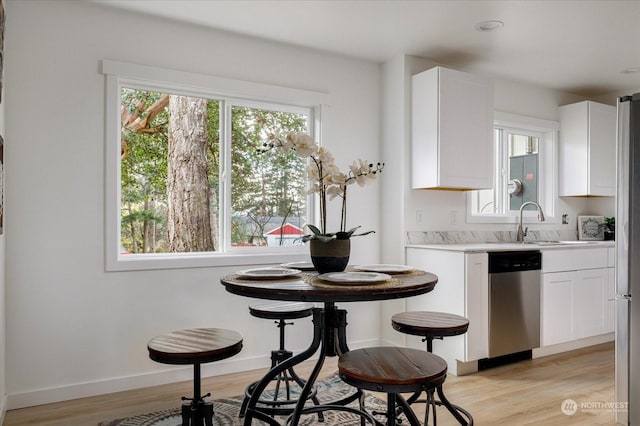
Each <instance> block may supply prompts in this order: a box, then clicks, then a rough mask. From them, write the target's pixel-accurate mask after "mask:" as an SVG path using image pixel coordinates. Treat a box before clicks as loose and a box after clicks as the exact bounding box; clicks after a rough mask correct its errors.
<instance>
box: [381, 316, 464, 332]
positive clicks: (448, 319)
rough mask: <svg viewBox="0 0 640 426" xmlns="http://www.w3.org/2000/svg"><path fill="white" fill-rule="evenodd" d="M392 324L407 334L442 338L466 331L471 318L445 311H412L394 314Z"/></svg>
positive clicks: (395, 328)
mask: <svg viewBox="0 0 640 426" xmlns="http://www.w3.org/2000/svg"><path fill="white" fill-rule="evenodd" d="M391 326H392V327H393V328H394V330H397V331H399V332H401V333H405V334H412V335H414V336H423V337H434V338H440V337H446V336H457V335H459V334H464V333H466V332H467V330H468V329H469V320H468V319H466V318H465V317H462V316H460V315H455V314H449V313H445V312H428V311H410V312H402V313H399V314H395V315H394V316H392V317H391Z"/></svg>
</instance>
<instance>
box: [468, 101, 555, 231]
mask: <svg viewBox="0 0 640 426" xmlns="http://www.w3.org/2000/svg"><path fill="white" fill-rule="evenodd" d="M494 126H504V127H509V128H512V129H523V130H528V131H535V132H540V133H542V134H544V140H543V141H542V142H541V143H542V144H543V145H542V149H541V150H540V151H541V152H540V155H541V157H542V158H541V160H542V161H540V163H539V164H540V170H538V178H539V180H538V181H539V185H540V187H541V188H544V192H543V199H542V200H540V201H541V205H542V207H543V210H544V215H545V223H560V218H559V216H558V215H557V208H556V206H557V203H558V173H557V170H558V131H559V130H560V123H559V122H557V121H552V120H545V119H541V118H535V117H528V116H524V115H518V114H512V113H507V112H500V111H495V113H494ZM472 203H473V202H472V194H471V192H469V193H467V202H466V204H467V209H466V210H467V214H466V216H467V218H466V219H467V223H493V224H499V223H503V224H511V223H518V221H519V215H518V213H517V212H510V213H507V214H494V215H474V214H473V212H472ZM522 220H523V222H525V223H537V222H538V214H537V211H536V210H525V211H524V212H523V219H522Z"/></svg>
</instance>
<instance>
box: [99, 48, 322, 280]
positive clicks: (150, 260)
mask: <svg viewBox="0 0 640 426" xmlns="http://www.w3.org/2000/svg"><path fill="white" fill-rule="evenodd" d="M101 73H102V74H103V75H105V80H106V87H105V90H106V93H105V108H106V111H105V198H104V199H105V217H104V220H105V270H106V271H134V270H154V269H175V268H199V267H221V266H239V265H262V264H277V263H282V262H289V261H295V260H304V259H306V258H307V257H308V249H307V248H306V246H293V247H292V246H289V247H277V248H273V249H269V248H261V249H260V252H259V253H256V252H255V251H252V252H251V253H249V252H247V251H246V250H242V249H238V250H234V251H233V252H205V253H201V252H197V253H179V254H178V253H154V254H152V253H145V254H128V255H126V256H123V255H121V254H120V237H119V236H120V220H119V218H120V203H119V201H118V200H120V195H121V194H120V190H121V189H120V185H119V182H120V143H119V141H120V134H119V129H120V90H119V88H120V86H121V81H122V80H124V81H126V82H127V83H131V84H135V83H136V82H137V83H138V84H139V85H141V86H145V85H146V86H148V85H149V84H152V85H153V86H154V87H157V88H158V87H159V88H166V89H167V90H168V92H171V91H172V90H173V91H175V90H176V89H178V90H179V91H180V93H184V94H189V93H193V94H194V95H200V96H202V95H203V94H210V95H211V97H212V98H216V97H220V96H229V97H233V98H236V99H242V98H245V99H247V100H251V101H264V102H269V103H276V104H278V103H280V104H287V105H294V106H300V107H306V108H311V109H312V111H313V117H312V121H313V122H312V123H310V124H311V125H312V128H313V135H314V138H315V139H316V140H321V137H320V136H321V126H320V117H321V114H322V111H323V109H324V108H326V106H327V105H329V95H328V94H327V93H321V92H314V91H308V90H301V89H294V88H288V87H281V86H274V85H268V84H262V83H254V82H248V81H241V80H233V79H228V78H221V77H216V76H211V75H206V74H197V73H191V72H185V71H177V70H169V69H161V68H155V67H150V66H145V65H138V64H131V63H125V62H117V61H112V60H106V59H105V60H103V61H102V64H101ZM310 208H311V209H313V210H315V208H314V206H313V205H311V206H310Z"/></svg>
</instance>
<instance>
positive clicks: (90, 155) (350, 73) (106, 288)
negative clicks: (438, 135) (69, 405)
mask: <svg viewBox="0 0 640 426" xmlns="http://www.w3.org/2000/svg"><path fill="white" fill-rule="evenodd" d="M6 3H7V4H6V9H7V16H8V22H7V36H6V41H5V43H6V44H5V46H6V47H5V64H6V69H5V70H6V74H5V75H6V92H5V99H6V101H7V103H8V104H10V105H11V109H10V110H7V112H6V119H7V123H8V124H7V126H6V139H7V140H8V141H10V144H9V145H8V146H7V149H6V151H5V155H6V159H7V163H8V164H10V168H8V169H7V179H6V180H7V188H6V197H7V207H8V209H7V212H6V217H7V222H10V232H7V234H6V247H7V253H6V267H7V269H6V315H7V324H6V326H7V330H6V340H7V341H6V389H7V393H8V407H9V408H16V407H21V406H26V405H31V404H40V403H46V402H51V401H55V400H59V399H69V398H73V397H79V396H86V395H91V394H98V393H103V392H109V391H115V390H121V389H126V388H133V387H137V386H144V385H149V384H154V383H158V382H164V381H168V380H177V379H189V378H190V377H191V371H190V370H189V369H180V370H179V371H178V372H177V373H175V374H174V373H167V374H160V372H162V371H166V370H171V369H170V368H169V366H164V365H160V364H156V363H154V362H152V361H150V360H149V359H148V357H147V351H146V342H147V341H148V339H149V338H151V337H153V336H154V335H156V334H159V333H162V332H166V331H169V330H174V329H180V328H186V327H195V326H217V327H229V328H234V329H237V330H238V331H240V332H241V333H242V334H243V335H244V337H245V347H244V349H243V351H242V352H241V353H240V354H239V355H238V356H236V357H234V358H231V359H229V360H225V361H223V362H219V363H214V364H213V365H211V366H210V368H205V369H204V370H203V373H205V374H218V373H221V372H230V371H237V370H242V369H249V368H256V367H258V366H267V365H268V360H267V358H268V350H270V349H272V348H273V346H274V343H275V342H277V340H276V339H277V329H276V328H275V327H274V326H273V324H272V323H271V322H270V321H261V320H256V319H255V318H252V317H250V316H249V314H248V310H247V304H248V303H249V302H250V300H248V299H243V298H241V297H238V296H233V295H230V294H228V293H226V292H225V291H224V289H223V287H222V286H221V285H220V284H219V278H220V277H221V276H222V275H224V274H227V273H230V272H232V271H233V270H234V268H201V269H182V270H168V271H140V272H118V273H106V272H104V235H103V232H104V220H103V217H104V199H103V192H104V179H103V176H104V138H103V134H104V89H105V85H104V77H103V76H102V75H101V74H99V72H98V69H99V68H98V67H99V61H100V60H101V59H112V60H117V61H125V62H132V63H138V64H143V65H150V66H156V67H165V68H170V69H179V70H184V71H190V72H197V73H203V74H210V75H216V76H220V77H229V78H234V79H244V80H250V81H257V82H261V83H267V84H274V85H282V86H289V87H294V88H300V89H308V90H317V91H321V92H328V93H329V95H330V98H331V101H330V102H331V105H330V106H329V108H328V110H327V112H326V114H325V115H324V117H323V123H324V124H323V141H324V143H325V145H326V146H328V147H329V148H330V149H331V151H332V152H333V153H334V155H335V157H336V158H337V161H338V163H341V162H342V161H344V164H342V165H343V166H346V165H347V163H350V162H351V160H353V159H355V158H358V157H362V158H368V159H370V160H372V161H373V160H378V159H379V155H380V144H379V140H380V135H379V131H380V128H379V124H378V123H379V122H380V93H379V79H380V67H379V65H377V64H373V63H369V62H364V61H359V60H353V59H349V58H345V57H340V56H335V55H329V54H325V53H322V52H314V51H309V50H305V49H300V48H297V47H293V46H287V45H281V44H275V43H270V42H264V41H259V40H256V39H252V38H247V37H241V36H237V35H232V34H229V33H223V32H216V31H212V30H207V29H204V28H200V27H197V26H193V25H186V24H180V23H174V22H170V21H165V20H159V19H155V18H150V17H145V16H142V15H134V14H130V13H127V12H120V11H114V10H110V9H103V8H101V7H100V6H98V5H93V4H86V3H84V2H76V1H56V2H50V1H29V2H24V1H18V0H8V1H7V2H6ZM342 159H344V160H342ZM385 174H386V172H385V173H383V175H382V176H381V179H382V180H383V179H385V178H386V175H385ZM379 191H380V188H379V187H378V186H377V185H373V186H369V187H366V188H359V189H358V190H354V191H353V192H351V193H350V200H349V201H350V211H351V212H352V213H351V215H350V222H351V223H350V225H356V224H361V225H363V229H375V230H379V227H380V225H379V223H380V218H379V213H378V208H377V206H378V205H379V195H378V194H379ZM355 206H358V209H357V214H356V210H355V208H356V207H355ZM380 239H381V234H380V232H378V233H377V234H375V235H371V236H367V237H361V238H358V239H354V241H353V254H352V259H353V260H352V261H353V262H354V263H359V262H368V263H370V262H376V261H379V256H380V253H379V248H378V247H379V242H380ZM348 308H349V329H348V333H349V337H350V341H351V342H352V343H353V346H354V347H355V346H358V345H364V344H375V343H376V342H377V340H378V329H379V326H378V325H379V322H378V321H379V319H378V318H379V314H378V312H379V305H378V303H370V304H351V305H349V306H348ZM309 330H310V326H309V323H308V322H305V321H299V325H298V324H297V325H296V326H295V327H292V328H291V329H290V330H289V329H288V337H289V341H290V346H291V347H292V349H294V350H299V349H302V348H303V347H305V345H306V344H307V343H308V342H309V338H310V336H309ZM3 347H4V345H3ZM155 373H158V374H155ZM3 377H4V374H3Z"/></svg>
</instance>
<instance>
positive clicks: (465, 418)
mask: <svg viewBox="0 0 640 426" xmlns="http://www.w3.org/2000/svg"><path fill="white" fill-rule="evenodd" d="M433 339H434V337H425V338H424V339H422V341H423V342H425V341H426V342H427V352H431V353H432V352H433ZM437 339H440V340H442V337H437ZM436 393H437V394H438V398H436ZM420 394H421V392H416V393H414V394H413V395H411V397H410V398H409V399H408V400H407V402H408V403H409V404H413V403H414V402H425V403H426V407H425V415H424V424H425V426H427V425H428V424H429V411H430V410H429V408H430V407H431V411H433V424H434V426H435V425H437V418H436V406H444V407H445V408H446V409H447V410H448V411H449V412H450V413H451V415H452V416H453V417H455V419H456V420H457V421H458V423H460V424H461V425H462V426H473V417H471V414H470V413H469V412H468V411H467V410H465V409H464V408H462V407H460V406H458V405H454V404H452V403H451V402H450V401H449V400H448V399H447V397H446V396H445V394H444V390H442V385H440V386H438V387H437V388H436V389H435V391H434V390H433V389H430V390H428V391H426V394H427V399H426V400H424V401H420V400H418V398H419V397H420Z"/></svg>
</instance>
